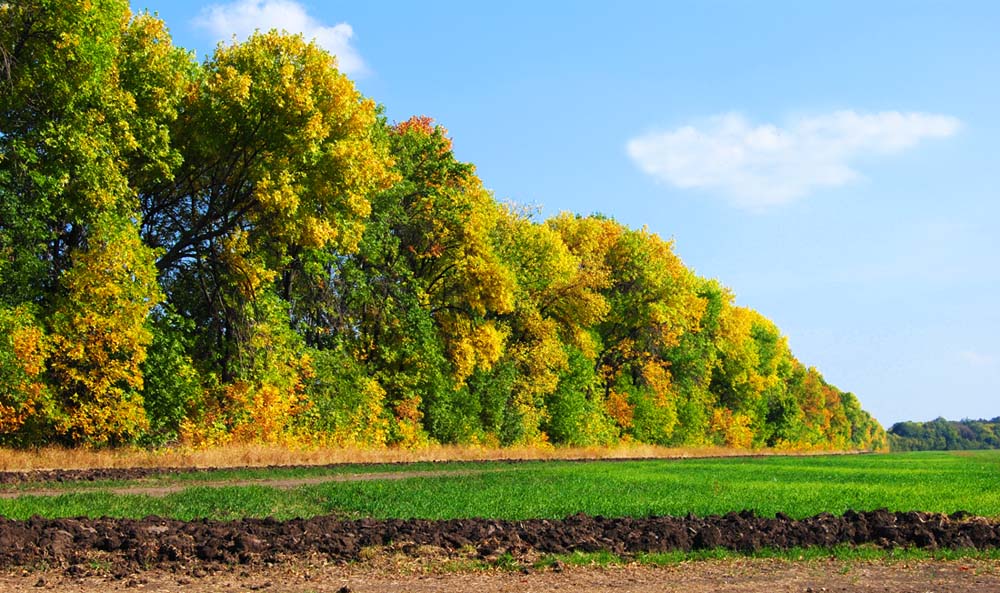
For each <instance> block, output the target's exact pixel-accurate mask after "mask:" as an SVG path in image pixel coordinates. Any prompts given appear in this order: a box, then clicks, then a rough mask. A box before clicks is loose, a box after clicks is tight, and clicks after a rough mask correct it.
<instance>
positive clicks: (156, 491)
mask: <svg viewBox="0 0 1000 593" xmlns="http://www.w3.org/2000/svg"><path fill="white" fill-rule="evenodd" d="M486 471H487V470H428V471H398V472H373V473H364V474H334V475H329V476H311V477H308V478H261V479H247V480H203V481H197V482H195V481H190V482H176V483H172V484H162V485H148V486H146V485H135V486H119V487H106V486H97V485H95V486H89V485H87V484H84V485H82V486H75V487H74V488H73V489H72V490H66V489H62V490H59V489H56V488H44V487H40V488H34V487H30V488H22V489H18V490H0V498H18V497H21V496H59V495H60V494H67V493H69V492H73V493H78V492H97V491H99V492H110V493H112V494H145V495H147V496H167V495H168V494H173V493H175V492H181V491H183V490H186V489H188V488H195V487H198V488H228V487H233V486H267V487H268V488H278V489H280V490H290V489H292V488H298V487H299V486H309V485H313V484H323V483H326V482H361V481H371V480H406V479H409V478H438V477H442V476H471V475H474V474H481V473H486ZM140 479H144V478H140ZM66 481H70V480H66ZM27 483H34V482H27Z"/></svg>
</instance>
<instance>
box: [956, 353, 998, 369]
mask: <svg viewBox="0 0 1000 593" xmlns="http://www.w3.org/2000/svg"><path fill="white" fill-rule="evenodd" d="M958 356H959V357H960V358H961V359H962V360H964V361H965V362H966V363H967V364H969V365H970V366H974V367H979V368H982V367H992V366H995V365H996V364H997V357H996V356H993V355H992V354H986V353H983V352H979V351H976V350H963V351H961V352H959V353H958Z"/></svg>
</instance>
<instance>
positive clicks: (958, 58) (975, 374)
mask: <svg viewBox="0 0 1000 593" xmlns="http://www.w3.org/2000/svg"><path fill="white" fill-rule="evenodd" d="M132 7H133V10H136V11H139V10H143V9H148V10H150V11H151V12H158V13H159V15H160V17H161V18H163V19H164V20H165V21H166V22H167V25H168V26H169V27H170V29H171V32H172V33H173V37H174V41H175V43H177V44H178V45H181V46H184V47H187V48H189V49H192V50H195V51H196V52H197V54H198V56H199V58H201V57H204V56H205V55H206V54H207V53H209V52H210V51H211V50H212V49H213V48H214V46H215V43H216V42H217V41H218V40H221V39H231V37H232V35H233V34H236V35H237V36H238V37H241V38H242V37H244V36H245V35H246V34H247V33H248V32H249V31H252V30H253V28H256V27H259V28H261V29H269V28H272V27H277V28H285V29H288V30H291V31H293V32H304V33H305V34H306V35H307V36H308V37H315V38H316V39H317V41H318V42H319V43H320V44H321V45H323V46H325V47H327V48H328V49H330V50H331V51H333V52H335V53H337V54H338V55H339V56H340V63H341V66H342V68H343V69H344V70H345V71H346V72H348V74H349V75H350V76H351V77H352V78H353V79H354V80H355V81H356V84H357V86H358V87H359V88H360V89H361V91H362V92H363V93H365V94H366V95H368V96H370V97H372V98H373V99H375V100H376V101H377V102H379V103H381V104H383V105H384V106H385V110H386V114H387V115H388V117H389V119H390V120H393V121H400V120H404V119H406V118H408V117H409V116H410V115H415V114H421V115H429V116H431V117H434V118H435V119H436V120H437V121H439V122H440V123H442V124H443V125H444V126H446V127H447V128H448V129H449V130H450V132H451V134H452V136H453V137H454V139H455V149H456V152H457V154H458V156H459V158H461V159H463V160H466V161H470V162H473V163H475V164H476V166H477V168H478V171H479V174H480V176H481V177H482V178H483V180H484V182H485V184H486V185H487V187H490V188H491V189H492V190H493V191H494V192H495V194H496V196H497V198H498V199H501V200H512V201H516V202H519V203H524V204H533V205H537V206H539V207H540V208H541V209H542V212H543V214H545V215H551V214H555V213H557V212H560V211H563V210H570V211H574V212H580V213H591V212H602V213H604V214H607V215H609V216H613V217H614V218H616V219H618V220H619V221H621V222H623V223H626V224H628V225H630V226H635V227H638V226H642V225H647V226H648V227H649V228H650V229H651V230H652V231H654V232H656V233H658V234H660V235H661V236H663V237H668V238H670V237H672V238H674V239H675V240H676V246H675V247H676V251H677V253H678V254H679V255H680V256H681V258H682V259H683V260H684V261H685V262H686V263H687V264H688V265H689V266H691V267H692V268H694V269H695V270H696V271H697V272H698V273H699V274H701V275H703V276H707V277H714V278H718V279H719V280H720V281H722V282H723V283H724V284H726V285H727V286H729V287H731V288H732V289H733V290H734V291H735V293H736V295H737V302H738V303H739V304H741V305H746V306H750V307H753V308H755V309H757V310H759V311H761V312H762V313H763V314H765V315H767V316H768V317H770V318H771V319H773V320H774V321H775V322H776V323H777V324H778V325H779V327H781V329H782V330H783V332H784V333H785V334H786V335H787V336H788V338H789V342H790V344H791V346H792V349H793V351H794V352H795V354H796V356H797V357H798V358H799V359H800V360H802V361H803V362H804V363H806V364H808V365H813V366H816V367H817V368H819V369H820V371H821V372H823V374H824V376H825V377H826V378H827V380H829V381H830V382H832V383H834V384H835V385H837V386H838V387H840V388H842V389H845V390H849V391H853V392H855V393H856V394H857V395H858V396H859V398H860V399H861V401H862V403H863V405H864V406H865V407H866V409H868V410H869V411H871V412H872V413H873V414H874V415H875V416H876V417H877V418H878V419H879V420H880V421H881V422H882V423H883V424H885V425H886V426H888V425H890V424H892V423H894V422H897V421H900V420H907V419H914V420H929V419H932V418H934V417H937V416H945V417H948V418H953V419H959V418H965V417H970V418H979V417H986V418H992V417H995V416H1000V342H998V340H997V336H998V335H1000V307H998V306H997V305H998V304H1000V302H998V294H1000V238H998V237H1000V233H998V232H997V231H996V229H995V226H996V223H997V221H998V220H1000V201H998V199H997V198H998V197H1000V196H998V189H997V187H998V186H997V183H996V179H997V177H996V175H997V172H998V170H1000V146H998V144H1000V143H998V139H1000V115H998V106H1000V77H998V75H997V73H998V72H1000V35H997V32H998V31H1000V3H996V2H992V1H983V2H961V1H956V2H926V1H919V0H908V1H905V2H890V1H883V2H867V1H866V2H853V1H845V0H837V1H825V2H796V1H791V0H788V1H785V2H765V1H760V2H741V1H736V0H733V1H727V2H724V1H718V0H716V1H713V0H704V1H699V2H695V1H690V2H680V1H678V2H659V1H650V2H638V1H629V0H617V1H614V2H611V1H607V2H582V1H577V2H538V1H537V0H534V1H531V2H528V1H522V0H508V1H506V2H503V3H497V2H491V3H476V2H468V1H462V2H458V1H455V2H433V1H426V2H420V3H416V2H379V3H368V2H350V3H348V2H319V1H304V0H302V1H299V2H293V1H291V0H239V1H237V2H218V3H215V4H211V3H204V2H192V1H189V0H170V1H169V2H168V1H165V0H145V2H143V1H141V0H140V1H133V2H132Z"/></svg>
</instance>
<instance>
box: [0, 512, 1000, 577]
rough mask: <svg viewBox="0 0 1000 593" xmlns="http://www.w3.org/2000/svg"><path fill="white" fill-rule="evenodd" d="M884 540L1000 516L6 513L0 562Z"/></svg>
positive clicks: (957, 529) (977, 533)
mask: <svg viewBox="0 0 1000 593" xmlns="http://www.w3.org/2000/svg"><path fill="white" fill-rule="evenodd" d="M838 544H849V545H874V546H879V547H883V548H894V547H916V548H926V549H937V548H976V549H996V548H1000V522H997V521H995V520H989V519H985V518H981V517H968V516H965V515H964V514H961V513H956V514H953V515H942V514H935V513H919V512H907V513H900V512H897V513H892V512H889V511H886V510H876V511H868V512H860V513H858V512H854V511H848V512H846V513H845V514H844V515H842V516H839V517H838V516H834V515H830V514H826V513H824V514H820V515H816V516H814V517H808V518H805V519H799V520H797V519H791V518H789V517H787V516H784V515H781V514H779V515H778V516H777V517H773V518H769V517H758V516H756V515H754V514H753V513H752V512H747V511H744V512H742V513H729V514H727V515H723V516H718V515H712V516H708V517H695V516H690V515H689V516H687V517H669V516H664V517H644V518H631V517H619V518H604V517H590V516H586V515H574V516H572V517H567V518H565V519H562V520H549V519H532V520H524V521H504V520H497V519H453V520H442V521H431V520H423V519H408V520H403V519H388V520H376V519H358V520H344V519H342V518H338V517H333V516H322V517H312V518H310V519H293V520H288V521H277V520H274V519H242V520H236V521H212V520H198V521H190V522H184V521H178V520H173V519H163V518H158V517H147V518H145V519H112V518H100V519H87V518H74V519H44V518H40V517H33V518H31V519H28V520H26V521H17V520H10V519H3V518H0V568H3V567H15V566H36V565H40V564H43V565H46V566H64V567H68V566H76V565H81V566H87V565H90V564H93V563H94V562H95V555H98V557H99V562H100V563H103V564H105V565H108V566H111V567H115V569H116V570H121V571H132V570H137V569H138V568H141V567H157V566H167V567H169V566H189V565H191V564H192V563H205V564H209V565H225V566H233V565H260V564H269V563H281V562H284V561H286V560H287V559H289V558H310V557H312V558H316V557H318V558H321V559H322V560H323V561H324V562H327V561H332V562H350V561H356V560H359V559H364V558H366V557H372V550H375V551H376V552H375V554H376V555H378V554H383V553H384V552H380V551H379V550H387V549H388V550H395V551H397V552H399V553H402V554H409V555H413V556H415V557H419V556H422V555H424V554H425V553H426V550H428V549H430V550H437V551H439V552H440V553H443V554H445V555H448V554H455V555H460V556H462V555H464V557H469V556H470V555H471V556H472V557H474V558H481V559H487V560H489V559H496V558H499V557H501V556H504V555H510V556H511V557H514V558H523V557H531V556H532V555H535V556H537V555H538V554H567V553H573V552H577V551H580V552H597V551H608V552H612V553H614V554H618V555H621V556H623V557H628V556H629V555H633V554H637V553H640V552H667V551H678V550H679V551H690V550H705V549H716V548H723V549H730V550H737V551H742V552H754V551H758V550H761V549H764V548H774V549H788V548H796V547H809V546H825V547H829V546H835V545H838Z"/></svg>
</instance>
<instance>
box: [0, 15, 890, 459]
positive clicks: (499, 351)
mask: <svg viewBox="0 0 1000 593" xmlns="http://www.w3.org/2000/svg"><path fill="white" fill-rule="evenodd" d="M0 90H2V92H0V443H2V444H7V445H38V444H45V443H60V444H65V445H112V446H113V445H121V444H141V445H150V446H152V445H158V444H163V443H170V442H178V441H180V442H187V443H192V444H206V443H207V444H211V443H223V442H227V441H231V440H243V441H265V442H285V443H317V444H318V443H324V444H332V445H353V446H372V447H377V446H387V445H398V446H419V445H421V444H426V443H430V442H439V443H469V444H474V443H478V444H487V445H511V444H525V445H543V444H548V443H551V444H576V445H590V444H612V443H619V442H643V443H656V444H662V445H670V446H674V445H677V446H679V445H713V444H714V445H720V446H732V447H744V448H753V447H775V448H789V449H848V448H860V449H870V448H881V447H883V446H884V444H885V433H884V431H883V430H882V428H881V427H880V426H879V425H878V423H877V422H876V421H875V420H874V419H873V418H872V417H871V416H870V415H868V414H867V413H866V412H864V411H863V410H862V409H861V407H860V405H859V403H858V400H857V399H856V398H855V397H854V395H852V394H850V393H845V392H842V391H840V390H838V389H837V388H835V387H833V386H832V385H830V384H828V383H827V382H826V381H824V379H823V377H822V376H821V375H820V373H819V372H818V371H817V370H816V369H814V368H812V367H807V366H805V365H803V364H802V363H800V362H799V361H798V360H797V359H796V358H795V357H794V356H793V355H792V353H791V351H790V349H789V347H788V344H787V340H786V339H785V337H784V336H782V335H781V333H780V331H779V330H778V328H777V327H775V325H774V324H773V323H772V322H771V321H769V320H768V319H766V318H765V317H764V316H763V315H761V314H760V313H758V312H756V311H753V310H751V309H747V308H745V307H740V306H737V305H736V304H735V301H734V297H733V294H732V293H731V292H730V291H729V290H728V289H726V288H725V287H723V286H722V285H721V284H720V283H719V282H717V281H715V280H709V279H705V278H701V277H699V276H698V275H697V274H695V273H694V272H693V271H692V270H690V269H689V268H687V267H686V266H685V265H684V264H683V262H682V261H681V260H680V259H679V258H678V257H677V255H676V254H675V253H674V246H673V243H672V242H671V241H667V240H664V239H662V238H660V237H659V236H657V235H656V234H654V233H652V232H650V231H649V230H648V229H632V228H628V227H626V226H624V225H622V224H620V223H618V222H616V221H615V220H613V219H611V218H607V217H603V216H599V215H591V216H581V215H576V214H572V213H564V214H561V215H559V216H556V217H554V218H551V219H549V220H540V219H539V217H538V216H537V215H536V214H535V213H533V212H532V211H530V210H527V209H524V208H521V207H519V206H517V205H513V204H502V203H500V202H498V201H497V200H496V199H495V198H494V197H493V195H492V194H491V193H490V191H489V190H488V189H486V187H485V186H484V184H483V181H482V180H481V179H480V178H479V177H478V176H477V174H476V170H475V167H474V166H473V165H472V164H470V163H465V162H461V161H459V160H458V159H456V157H455V153H454V152H453V150H452V139H451V138H450V137H449V136H448V133H447V130H445V129H444V128H443V127H441V126H440V125H437V124H435V122H434V121H433V120H431V119H430V118H427V117H423V116H415V117H413V118H411V119H409V120H407V121H403V122H395V123H394V122H389V121H387V120H386V118H385V117H383V116H382V114H381V110H380V108H379V107H378V105H377V104H376V103H375V102H374V101H373V100H372V99H369V98H367V97H364V96H362V95H361V94H360V93H359V92H358V91H357V89H356V88H355V87H354V84H353V83H352V82H351V81H350V80H349V79H348V78H347V77H345V76H344V75H343V74H342V73H341V72H340V71H339V70H338V69H337V64H336V59H335V57H334V56H331V55H330V54H328V53H326V52H325V51H324V50H322V49H320V48H319V47H317V46H316V45H315V44H313V43H308V42H306V41H305V40H303V39H302V38H301V37H300V36H296V35H288V34H285V33H281V32H277V31H271V32H264V33H257V34H255V35H253V36H252V37H250V38H249V39H248V40H246V41H244V42H242V43H230V44H223V45H220V46H219V47H218V48H217V49H216V51H215V52H214V54H213V55H211V56H210V57H208V58H207V59H206V60H205V61H204V62H203V63H198V62H196V61H195V60H194V58H193V56H192V55H191V54H190V53H189V52H187V51H185V50H183V49H181V48H177V47H175V46H173V45H172V43H171V39H170V36H169V34H168V32H167V30H166V28H165V27H164V25H163V23H162V22H161V21H160V20H158V19H157V18H155V17H153V16H150V15H148V14H138V15H133V14H132V13H131V12H130V10H129V6H128V3H127V2H125V1H124V0H88V1H84V0H60V1H55V0H24V1H20V2H14V3H10V2H7V3H0Z"/></svg>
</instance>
